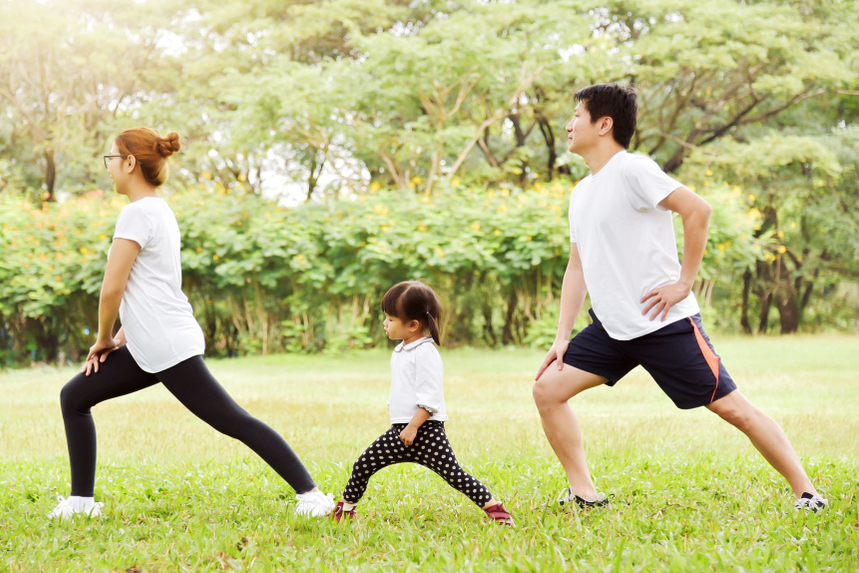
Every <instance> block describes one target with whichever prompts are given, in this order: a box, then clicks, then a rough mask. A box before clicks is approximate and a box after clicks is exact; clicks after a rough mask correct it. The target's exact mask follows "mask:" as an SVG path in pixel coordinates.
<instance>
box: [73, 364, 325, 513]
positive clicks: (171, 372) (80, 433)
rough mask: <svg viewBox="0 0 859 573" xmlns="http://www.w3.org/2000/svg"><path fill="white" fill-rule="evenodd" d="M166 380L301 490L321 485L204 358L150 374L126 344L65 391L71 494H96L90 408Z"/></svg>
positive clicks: (200, 412)
mask: <svg viewBox="0 0 859 573" xmlns="http://www.w3.org/2000/svg"><path fill="white" fill-rule="evenodd" d="M158 382H161V383H162V384H164V386H165V387H166V388H167V389H168V390H169V391H170V393H171V394H173V395H174V396H176V398H178V400H179V401H180V402H181V403H182V404H183V405H184V406H185V407H186V408H188V409H189V410H190V411H191V412H192V413H193V414H194V415H195V416H197V417H198V418H200V419H201V420H203V421H204V422H206V423H207V424H209V425H210V426H212V427H213V428H215V429H216V430H218V431H219V432H221V433H223V434H226V435H228V436H230V437H232V438H236V439H237V440H240V441H241V442H243V443H244V444H245V445H247V446H248V447H249V448H250V449H252V450H253V451H254V452H256V453H257V454H258V455H259V456H260V457H261V458H262V459H263V460H265V462H266V463H267V464H268V465H270V466H271V467H272V468H273V469H274V471H276V472H277V473H278V474H280V477H282V478H283V479H285V480H286V481H287V483H289V485H291V486H292V488H293V489H295V491H296V492H297V493H306V492H308V491H310V490H311V489H313V488H314V487H316V484H315V483H313V479H312V478H311V477H310V474H309V473H308V472H307V469H306V468H305V467H304V465H303V464H302V463H301V460H300V459H299V458H298V456H297V455H296V454H295V452H293V451H292V448H290V447H289V444H287V443H286V440H284V439H283V438H282V437H281V436H280V434H278V433H277V432H275V431H274V430H273V429H271V428H270V427H269V426H267V425H266V424H264V423H262V422H260V421H259V420H257V419H256V418H254V417H253V416H251V415H250V414H248V413H247V412H246V411H245V410H244V409H243V408H242V407H241V406H239V405H238V404H236V402H235V400H233V399H232V398H231V397H230V395H229V394H227V391H226V390H224V388H223V386H221V385H220V384H218V381H217V380H215V378H214V376H212V375H211V373H209V369H208V368H206V363H205V362H203V357H202V356H194V357H193V358H189V359H187V360H185V361H183V362H180V363H179V364H177V365H176V366H172V367H170V368H168V369H167V370H164V371H162V372H158V373H157V374H150V373H149V372H144V371H143V370H142V369H141V368H140V366H138V365H137V363H136V362H135V361H134V358H132V357H131V353H130V352H129V351H128V348H126V347H122V348H120V349H119V350H117V351H115V352H113V353H112V354H111V355H110V356H108V357H107V360H105V361H104V362H103V363H102V364H100V365H99V370H98V372H93V373H91V374H90V375H89V376H86V375H84V374H82V373H81V374H78V375H77V376H75V377H74V378H72V379H71V380H70V381H69V383H68V384H66V385H65V386H64V387H63V390H62V391H61V392H60V403H61V405H62V408H63V421H64V422H65V426H66V441H67V442H68V445H69V459H70V462H71V467H72V492H71V495H79V496H83V497H92V496H93V489H94V485H95V466H96V434H95V424H94V423H93V419H92V414H91V413H90V408H92V407H93V406H95V405H96V404H98V403H99V402H104V401H105V400H110V399H111V398H116V397H118V396H124V395H126V394H131V393H132V392H137V391H138V390H142V389H144V388H148V387H149V386H153V385H155V384H157V383H158Z"/></svg>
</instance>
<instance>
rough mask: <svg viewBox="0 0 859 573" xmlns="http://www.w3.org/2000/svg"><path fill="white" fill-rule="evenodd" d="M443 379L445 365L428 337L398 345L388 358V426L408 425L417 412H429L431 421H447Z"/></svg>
mask: <svg viewBox="0 0 859 573" xmlns="http://www.w3.org/2000/svg"><path fill="white" fill-rule="evenodd" d="M443 377H444V364H443V363H442V361H441V355H440V354H439V353H438V349H437V348H436V347H435V344H433V340H432V337H431V336H425V337H424V338H420V339H418V340H415V341H414V342H411V343H409V344H405V343H403V342H401V343H400V344H399V345H398V346H397V347H396V348H395V349H394V352H393V354H392V355H391V397H390V398H389V399H388V412H389V413H390V415H391V423H392V424H408V423H409V422H411V421H412V418H414V416H415V414H417V413H418V408H423V409H424V410H427V411H428V412H430V413H431V414H432V416H431V417H430V420H436V421H439V422H444V421H446V420H447V413H446V412H445V410H444V392H443V388H442V378H443Z"/></svg>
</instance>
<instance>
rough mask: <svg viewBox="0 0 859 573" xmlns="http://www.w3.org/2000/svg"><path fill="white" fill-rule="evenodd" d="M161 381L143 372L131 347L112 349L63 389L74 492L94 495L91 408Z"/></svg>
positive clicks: (86, 495) (62, 401)
mask: <svg viewBox="0 0 859 573" xmlns="http://www.w3.org/2000/svg"><path fill="white" fill-rule="evenodd" d="M157 383H158V378H157V377H156V376H155V375H154V374H149V373H148V372H144V371H143V370H142V369H141V368H140V366H138V365H137V363H136V362H135V361H134V358H132V357H131V353H130V352H129V351H128V348H125V347H123V348H120V349H119V350H117V351H115V352H113V353H111V354H110V355H109V356H108V357H107V359H106V360H105V361H104V362H103V363H102V364H101V365H100V366H99V369H98V372H93V373H91V374H90V375H89V376H86V375H85V374H83V373H81V374H78V375H77V376H75V377H74V378H72V379H71V380H70V381H69V382H68V383H67V384H66V385H65V386H63V389H62V391H61V392H60V405H61V406H62V410H63V422H64V424H65V426H66V442H67V443H68V447H69V462H70V465H71V471H72V492H71V495H72V496H80V497H93V489H94V486H95V467H96V432H95V423H94V422H93V419H92V413H91V408H92V407H93V406H95V405H96V404H98V403H99V402H104V401H105V400H110V399H111V398H116V397H117V396H124V395H125V394H131V393H132V392H136V391H138V390H142V389H143V388H148V387H149V386H152V385H153V384H157Z"/></svg>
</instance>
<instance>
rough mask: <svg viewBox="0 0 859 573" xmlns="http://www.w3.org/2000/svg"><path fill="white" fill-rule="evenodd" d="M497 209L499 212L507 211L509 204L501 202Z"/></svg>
mask: <svg viewBox="0 0 859 573" xmlns="http://www.w3.org/2000/svg"><path fill="white" fill-rule="evenodd" d="M496 211H498V212H499V213H506V212H507V205H505V204H504V203H501V204H500V205H499V206H498V209H496Z"/></svg>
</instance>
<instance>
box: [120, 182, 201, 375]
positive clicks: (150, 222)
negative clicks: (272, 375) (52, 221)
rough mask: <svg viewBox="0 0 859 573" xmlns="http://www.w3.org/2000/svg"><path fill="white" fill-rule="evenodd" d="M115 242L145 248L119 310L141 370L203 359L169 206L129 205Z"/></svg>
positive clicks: (153, 201) (150, 200)
mask: <svg viewBox="0 0 859 573" xmlns="http://www.w3.org/2000/svg"><path fill="white" fill-rule="evenodd" d="M113 238H114V239H127V240H130V241H134V242H135V243H137V244H138V245H140V252H139V253H138V254H137V258H136V259H135V261H134V264H133V265H132V266H131V273H130V274H129V276H128V284H127V286H126V287H125V293H124V294H123V295H122V303H121V304H120V305H119V318H120V320H121V321H122V326H123V327H124V328H125V336H126V339H127V340H128V351H129V352H130V353H131V356H132V357H133V358H134V361H135V362H137V365H138V366H140V368H142V369H143V370H145V371H146V372H161V371H163V370H166V369H168V368H170V367H171V366H175V365H176V364H179V363H180V362H182V361H184V360H187V359H188V358H192V357H194V356H198V355H200V354H203V352H204V351H205V350H206V342H205V339H204V337H203V330H202V329H201V328H200V325H199V324H198V323H197V320H196V319H195V318H194V311H193V309H192V308H191V304H190V303H189V302H188V297H187V296H185V293H183V292H182V263H181V259H180V254H179V253H180V248H181V236H180V234H179V224H178V223H177V222H176V217H175V215H173V211H171V210H170V207H169V206H168V205H167V203H166V202H164V200H163V199H160V198H158V197H145V198H143V199H138V200H137V201H134V202H133V203H129V204H128V205H126V206H125V207H123V209H122V212H120V214H119V218H118V219H117V220H116V229H115V231H114V233H113ZM108 257H110V254H108Z"/></svg>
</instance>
